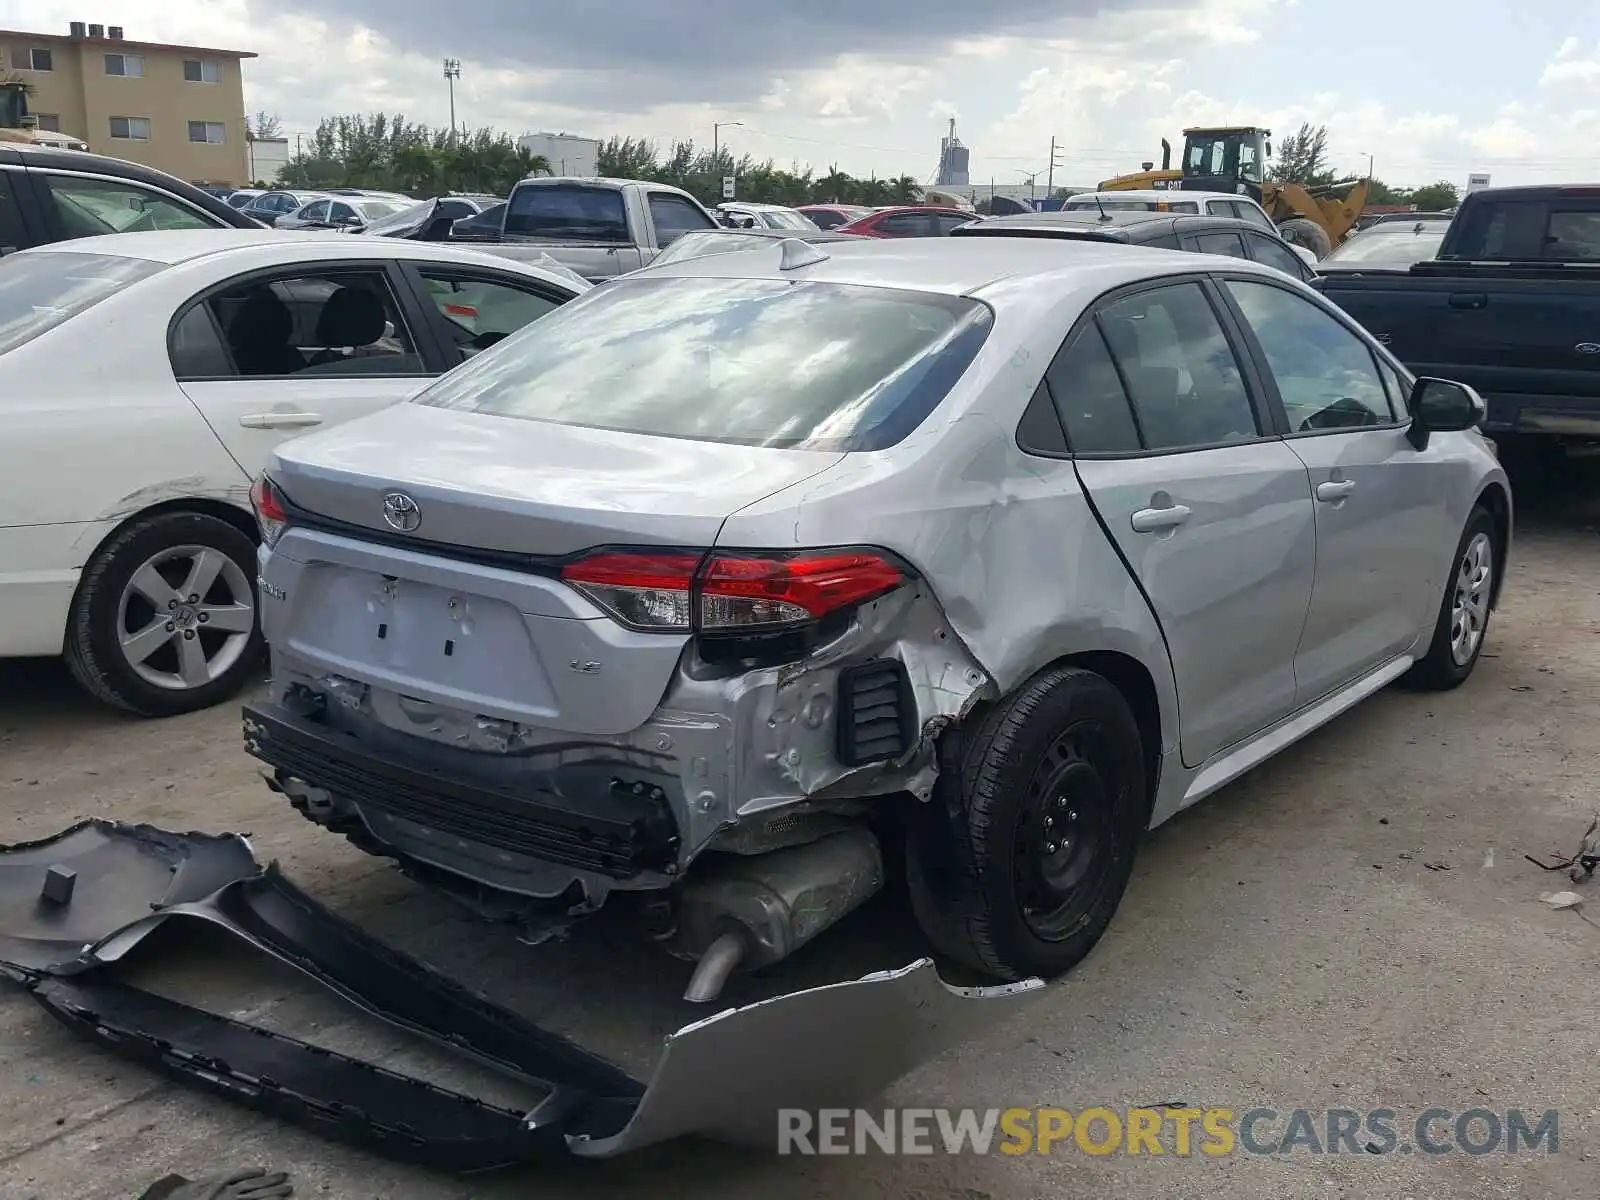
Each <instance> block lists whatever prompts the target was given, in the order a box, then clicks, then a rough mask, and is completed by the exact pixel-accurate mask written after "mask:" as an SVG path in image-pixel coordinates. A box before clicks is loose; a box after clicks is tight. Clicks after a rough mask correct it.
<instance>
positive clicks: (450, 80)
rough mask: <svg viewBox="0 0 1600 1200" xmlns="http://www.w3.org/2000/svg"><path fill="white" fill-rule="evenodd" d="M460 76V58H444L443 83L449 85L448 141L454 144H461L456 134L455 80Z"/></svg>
mask: <svg viewBox="0 0 1600 1200" xmlns="http://www.w3.org/2000/svg"><path fill="white" fill-rule="evenodd" d="M460 78H461V60H460V59H459V58H447V59H445V60H444V79H445V83H447V84H448V85H449V86H450V141H451V142H452V143H454V144H455V145H460V144H461V143H460V139H459V138H458V137H457V135H456V80H458V79H460Z"/></svg>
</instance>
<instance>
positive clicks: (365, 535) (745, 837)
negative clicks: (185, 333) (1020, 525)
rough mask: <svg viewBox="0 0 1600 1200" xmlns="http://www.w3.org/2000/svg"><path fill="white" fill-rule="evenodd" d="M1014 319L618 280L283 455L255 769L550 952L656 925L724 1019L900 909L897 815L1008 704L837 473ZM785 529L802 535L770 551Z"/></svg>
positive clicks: (906, 422) (270, 494)
mask: <svg viewBox="0 0 1600 1200" xmlns="http://www.w3.org/2000/svg"><path fill="white" fill-rule="evenodd" d="M992 325H993V313H992V311H991V310H990V309H989V308H988V307H987V306H986V305H985V304H983V303H982V302H980V301H978V300H975V299H972V298H970V297H965V296H959V295H950V294H944V293H937V292H922V291H906V290H898V289H891V288H882V287H867V286H856V285H852V284H838V283H831V282H810V281H802V280H795V279H788V278H776V279H773V278H755V279H740V278H731V279H730V278H712V279H700V278H686V277H673V276H668V277H665V278H648V277H645V278H639V279H634V280H627V281H619V282H618V283H617V284H615V285H613V286H612V287H610V288H607V289H603V290H602V291H601V292H598V293H595V294H593V295H591V296H589V297H585V298H584V299H582V300H581V301H579V302H577V303H574V304H573V305H571V306H568V307H567V308H565V309H563V310H562V311H561V312H559V313H556V314H552V315H551V317H550V318H547V319H546V320H545V321H542V322H540V323H539V324H538V325H536V326H532V327H530V328H529V329H528V330H527V331H525V332H523V333H521V334H519V335H517V336H516V337H514V338H511V339H508V340H507V341H506V342H505V343H503V344H502V345H501V346H498V347H495V348H494V350H492V351H491V352H487V353H485V354H483V355H481V356H479V357H478V358H477V359H475V360H474V361H473V362H472V363H471V364H469V365H468V366H466V367H464V368H463V369H461V370H459V371H457V372H453V373H451V374H450V375H449V376H447V377H445V378H444V379H443V380H441V381H440V382H439V383H438V384H437V385H435V386H434V387H432V388H430V389H428V390H427V391H425V392H424V393H422V394H421V395H419V396H418V397H417V398H415V400H414V401H412V402H409V403H406V404H402V405H399V406H397V407H395V408H393V409H390V410H387V411H386V412H384V413H380V414H377V415H375V416H374V417H370V418H367V419H365V420H362V421H357V422H354V423H351V424H350V425H346V426H344V427H341V428H340V429H337V430H333V431H330V432H329V433H328V434H326V435H318V436H317V437H314V438H310V439H305V440H302V441H300V442H296V443H291V444H289V445H287V446H286V447H284V448H282V449H281V450H280V453H279V455H278V458H277V460H276V461H275V463H274V464H273V466H272V467H271V468H270V469H269V471H268V473H267V475H266V476H265V477H264V478H263V479H262V480H261V481H259V482H258V484H257V487H256V493H255V504H256V509H257V513H258V517H259V520H260V524H261V527H262V532H263V547H262V552H261V581H260V586H261V594H262V614H263V616H262V625H263V629H264V632H265V634H266V637H267V639H268V642H269V644H270V645H271V648H272V683H271V687H270V691H269V695H268V697H267V698H266V699H265V700H264V701H262V702H260V703H257V704H253V705H251V706H249V707H247V709H246V713H245V742H246V746H247V748H248V749H249V750H250V752H251V753H252V754H253V755H255V756H256V757H257V758H259V759H260V760H262V761H263V762H264V763H265V764H266V768H267V771H266V773H267V776H268V779H269V782H270V784H271V786H272V787H273V788H274V789H275V790H277V791H279V792H280V793H282V794H283V795H285V796H286V797H288V798H289V799H290V800H291V801H292V803H293V804H294V805H295V806H296V808H298V809H299V810H300V811H301V812H302V813H304V814H305V815H306V816H307V817H309V818H310V819H312V820H314V821H317V822H319V823H320V824H323V825H325V826H327V827H329V828H330V829H333V830H335V831H337V832H340V833H343V834H344V835H346V836H347V837H349V838H350V840H351V841H352V842H354V843H355V844H356V845H358V846H359V847H361V848H362V849H364V850H367V851H369V852H371V853H374V854H378V855H381V856H384V857H389V858H392V859H394V860H396V861H398V862H399V863H400V864H401V865H402V866H403V867H404V868H405V869H406V870H408V871H409V872H411V873H412V874H413V875H415V876H417V877H418V878H420V879H423V880H425V881H426V882H429V883H431V884H434V885H436V886H440V887H442V888H444V889H446V890H448V891H450V892H452V893H454V894H455V895H457V896H458V897H461V898H462V899H465V900H467V901H468V902H469V903H471V904H472V905H474V906H475V907H476V908H478V909H479V910H480V911H482V912H484V913H485V914H486V915H489V916H491V917H493V918H496V919H500V920H505V921H507V922H510V923H513V924H514V925H516V926H518V927H519V928H520V929H521V931H522V934H523V936H524V937H525V938H527V939H528V940H532V941H537V940H539V939H541V938H543V937H545V936H548V935H549V934H551V933H553V932H556V931H559V930H561V929H562V928H563V927H565V926H566V925H568V924H569V923H571V922H572V921H574V920H575V919H577V918H580V917H582V916H584V915H585V914H588V913H591V912H593V911H595V910H597V909H598V908H600V907H601V906H602V905H603V904H607V903H608V902H610V903H624V904H629V905H632V906H633V907H634V910H635V913H636V916H637V918H638V921H639V924H640V927H641V929H642V930H643V931H644V932H645V933H646V934H648V935H649V936H651V937H653V938H655V939H657V940H659V941H660V942H662V943H663V944H664V945H665V946H666V947H667V948H668V949H669V950H671V951H672V952H673V953H674V954H676V955H677V956H679V957H680V958H683V959H686V960H690V961H693V962H695V963H696V964H697V967H696V969H695V971H694V972H693V976H692V978H691V979H690V981H689V983H688V987H687V990H686V993H685V995H686V997H687V998H689V999H692V1000H699V1001H709V1000H712V999H715V998H716V997H717V996H718V994H719V993H720V991H721V989H722V986H723V984H724V983H725V981H726V980H727V978H728V977H729V975H730V974H731V973H732V972H733V971H734V970H737V969H741V968H754V967H758V966H763V965H766V964H769V963H772V962H776V961H778V960H779V959H782V958H784V957H786V956H787V955H788V954H790V953H792V952H793V951H794V950H796V949H797V948H799V947H800V946H802V945H804V944H805V943H806V942H808V941H810V940H811V939H812V938H814V937H815V936H816V935H817V934H818V933H820V932H821V931H823V930H824V929H826V928H828V927H830V926H831V925H833V924H834V923H836V922H837V921H839V920H840V919H841V918H843V917H844V916H846V915H848V914H849V913H850V912H852V911H854V910H855V909H856V908H858V907H859V906H860V905H861V904H862V903H863V902H865V901H866V900H868V899H869V898H871V897H872V896H873V895H874V894H875V893H876V892H877V891H878V890H879V889H881V888H882V886H883V883H884V859H883V850H882V846H881V844H880V835H881V831H882V830H883V828H884V825H885V822H886V821H891V820H892V818H893V812H894V808H895V805H896V803H897V802H904V801H905V799H906V798H907V797H909V798H911V801H912V802H916V801H926V800H927V799H929V797H930V796H931V794H932V790H933V784H934V779H935V776H936V774H937V768H936V757H937V755H936V743H937V740H938V737H939V734H940V732H941V730H942V729H943V728H944V727H945V726H946V725H947V724H948V723H950V722H951V721H952V720H954V719H956V718H958V717H959V716H960V715H962V713H963V712H964V711H965V710H966V709H967V708H969V707H970V706H971V705H972V704H973V703H974V702H975V701H976V700H977V699H979V698H980V697H982V696H984V695H986V694H990V692H991V688H990V680H989V678H988V676H987V674H986V672H985V671H984V669H983V667H982V666H981V665H980V664H979V663H978V662H977V661H976V660H975V659H974V658H973V657H972V656H971V655H970V654H969V653H968V652H967V650H966V649H965V648H964V647H963V645H962V643H961V639H960V638H959V637H958V636H957V635H956V634H955V632H954V631H953V629H952V627H951V625H950V622H949V621H948V619H947V617H946V614H945V612H944V611H943V609H942V607H941V604H940V600H939V597H938V596H937V595H936V594H935V592H934V590H933V588H932V587H931V586H930V584H929V581H928V580H927V579H925V578H924V577H923V575H922V574H921V573H920V572H919V570H918V567H917V565H916V563H915V562H914V561H911V560H910V558H909V557H907V556H906V555H905V554H904V552H903V550H902V549H901V548H898V547H896V546H894V545H882V544H877V542H876V541H874V540H873V539H871V538H868V539H866V540H863V539H862V538H861V537H860V536H859V531H860V530H870V529H871V528H872V525H871V523H870V522H863V521H861V520H860V519H859V518H860V516H861V514H860V513H859V512H853V511H852V509H851V503H850V499H849V491H850V489H849V487H848V486H845V487H843V488H842V489H841V487H840V486H839V480H840V479H841V477H843V478H848V477H849V476H850V474H851V473H852V472H856V471H859V470H861V469H862V468H861V466H860V464H862V463H863V462H864V461H867V460H872V459H875V458H877V457H879V455H878V452H881V451H883V450H886V449H888V448H890V447H893V446H895V445H897V444H898V443H900V442H901V441H902V440H903V439H904V438H905V437H906V435H907V434H908V433H909V432H911V431H912V430H914V429H915V428H916V427H917V426H918V425H919V424H921V422H922V421H923V420H924V419H925V418H926V417H927V416H928V415H929V414H930V413H931V412H932V411H933V410H934V409H935V408H936V407H938V406H939V405H940V404H941V402H942V401H944V400H945V399H946V398H947V397H948V396H949V395H950V394H951V392H952V390H954V389H957V388H959V387H960V386H961V383H962V380H963V376H964V375H965V374H966V372H967V370H968V368H969V366H970V365H971V364H972V363H973V361H974V359H975V358H976V357H977V356H978V355H979V353H980V351H981V350H982V349H983V347H984V345H985V342H986V340H987V339H988V337H989V333H990V330H991V328H992ZM866 470H867V473H870V471H871V468H870V467H868V468H867V469H866ZM825 480H827V481H830V487H829V489H828V491H829V493H830V494H829V496H828V497H827V498H826V499H822V500H813V499H812V497H813V496H814V495H815V494H816V493H817V492H818V488H819V485H820V484H821V483H822V482H823V481H825ZM930 486H933V485H932V484H930ZM756 508H759V510H760V512H761V514H762V517H761V519H760V520H759V521H756V522H754V523H753V524H751V523H748V522H747V523H746V527H747V528H760V529H763V530H772V529H776V528H783V529H786V530H792V535H791V536H788V537H785V538H783V539H782V544H774V543H773V542H772V541H771V540H770V538H769V539H768V540H766V541H763V542H762V543H760V544H747V543H746V542H745V541H743V540H741V538H740V536H739V531H740V521H739V517H740V514H741V513H743V512H746V511H751V510H753V509H756ZM791 518H792V519H791ZM834 531H838V535H837V536H830V534H832V533H833V532H834Z"/></svg>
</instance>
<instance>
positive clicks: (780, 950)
mask: <svg viewBox="0 0 1600 1200" xmlns="http://www.w3.org/2000/svg"><path fill="white" fill-rule="evenodd" d="M717 857H718V858H719V859H723V858H724V856H722V855H718V856H717ZM882 888H883V853H882V851H881V850H880V848H879V846H878V839H877V838H875V837H874V836H873V835H872V831H871V830H870V829H868V828H866V826H864V825H855V826H851V827H850V828H849V829H845V830H842V831H840V832H839V833H834V834H830V835H828V836H827V837H825V838H821V839H819V840H817V841H815V842H808V843H806V844H805V845H803V846H791V847H789V848H788V849H785V850H775V851H773V852H772V853H770V854H762V855H758V856H755V857H744V856H735V855H727V856H725V860H724V861H721V862H717V863H715V864H714V865H713V864H709V863H708V864H707V866H706V870H705V873H704V874H703V875H700V876H699V877H697V878H694V879H691V880H690V881H689V882H688V883H687V884H686V885H685V886H684V890H683V894H682V896H681V897H680V898H679V901H678V911H677V925H676V928H675V929H674V931H673V934H672V937H671V939H670V941H669V943H668V946H669V948H670V949H671V951H672V952H673V953H674V954H677V955H679V956H680V957H683V958H689V959H694V960H697V964H698V965H697V966H696V967H695V971H694V975H693V977H692V978H691V979H690V980H689V987H688V989H687V990H686V991H685V992H684V994H683V998H684V999H685V1000H688V1001H690V1002H691V1003H694V1004H705V1003H709V1002H710V1001H712V1000H715V999H716V998H717V997H718V996H720V995H721V994H722V989H723V986H724V985H725V984H726V983H727V982H728V979H729V977H730V976H731V975H732V974H733V973H734V971H735V970H738V969H741V968H742V969H745V970H752V969H754V968H756V967H764V966H767V965H769V964H771V963H775V962H777V961H778V960H779V959H782V958H787V957H788V956H789V955H790V954H793V953H794V952H795V951H796V950H798V949H799V948H800V947H801V946H803V945H805V944H806V943H807V942H809V941H810V940H811V939H812V938H814V937H816V936H817V934H819V933H821V932H822V931H823V930H824V929H827V928H828V927H829V926H830V925H833V924H835V923H836V922H838V921H840V920H842V919H843V918H844V917H846V916H848V915H849V914H850V913H852V912H854V911H855V910H856V909H857V908H859V907H861V905H862V904H864V903H865V902H866V901H867V900H869V899H871V898H872V897H873V896H874V895H876V894H877V893H878V892H879V891H880V890H881V889H882Z"/></svg>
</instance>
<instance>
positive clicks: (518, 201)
mask: <svg viewBox="0 0 1600 1200" xmlns="http://www.w3.org/2000/svg"><path fill="white" fill-rule="evenodd" d="M505 231H506V233H507V234H509V235H511V236H513V237H528V238H548V239H551V240H562V239H567V240H573V241H585V242H608V243H617V244H620V245H627V244H628V242H629V236H628V214H627V212H626V211H625V209H624V207H623V202H622V193H621V192H619V191H617V190H616V189H615V188H604V187H574V186H571V185H552V186H549V187H544V186H537V185H536V186H533V187H519V188H517V189H516V191H514V192H513V193H512V194H511V199H510V201H509V202H508V203H507V206H506V225H505Z"/></svg>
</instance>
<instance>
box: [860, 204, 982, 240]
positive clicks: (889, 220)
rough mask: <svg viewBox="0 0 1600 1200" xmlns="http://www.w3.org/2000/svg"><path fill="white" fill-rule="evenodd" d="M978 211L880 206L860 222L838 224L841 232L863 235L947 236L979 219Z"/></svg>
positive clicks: (882, 236)
mask: <svg viewBox="0 0 1600 1200" xmlns="http://www.w3.org/2000/svg"><path fill="white" fill-rule="evenodd" d="M977 219H978V216H977V214H976V213H970V212H963V211H962V210H961V209H959V208H934V207H931V206H929V205H920V206H912V205H907V206H905V207H903V208H880V209H875V210H874V211H872V212H870V213H868V214H867V215H866V216H864V217H862V218H861V219H860V220H858V221H852V222H851V223H850V224H848V225H841V226H839V232H840V233H854V234H859V235H861V236H862V237H880V238H903V237H948V236H949V234H950V231H951V230H952V229H954V228H956V227H957V226H958V225H967V224H970V223H971V222H973V221H976V220H977Z"/></svg>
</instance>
